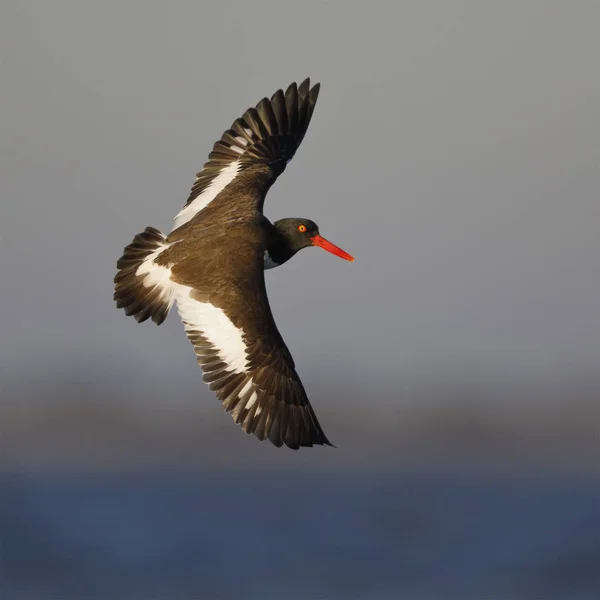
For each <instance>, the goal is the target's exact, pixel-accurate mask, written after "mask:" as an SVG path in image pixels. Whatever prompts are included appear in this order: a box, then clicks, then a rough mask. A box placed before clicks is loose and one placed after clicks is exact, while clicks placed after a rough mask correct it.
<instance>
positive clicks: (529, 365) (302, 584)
mask: <svg viewBox="0 0 600 600" xmlns="http://www.w3.org/2000/svg"><path fill="white" fill-rule="evenodd" d="M599 19H600V5H599V4H598V3H597V2H585V1H583V0H582V1H580V2H571V3H567V2H560V1H558V0H556V1H554V0H519V1H512V0H510V1H505V2H495V3H491V2H476V1H475V0H472V1H463V0H455V1H454V2H451V3H450V2H444V1H442V0H427V1H425V2H422V1H416V0H414V1H405V2H398V3H383V2H370V3H362V4H361V5H359V4H352V3H347V2H342V1H341V0H328V1H318V2H317V1H312V0H305V1H304V2H301V3H293V4H292V3H284V2H280V1H275V0H274V1H264V0H260V1H255V2H252V3H246V2H241V1H236V2H234V1H222V2H218V3H217V2H212V3H209V2H197V1H196V2H191V1H173V2H169V3H163V2H151V1H145V2H142V1H141V0H135V1H120V2H116V1H105V2H102V3H99V2H98V3H91V2H76V1H75V0H70V1H67V0H54V1H53V2H51V3H50V2H42V1H41V0H37V1H25V0H18V1H17V0H13V1H9V2H4V3H3V4H2V7H0V57H1V58H0V75H1V82H2V84H1V86H0V132H1V135H0V181H1V184H0V185H1V191H2V202H0V276H1V277H0V279H1V281H2V284H1V285H2V292H3V293H2V302H1V303H0V334H1V344H0V390H1V394H0V597H2V598H7V599H8V598H10V599H12V600H38V599H46V598H50V597H55V598H61V599H62V600H71V599H73V600H75V599H83V598H86V599H87V598H98V599H101V598H106V599H110V600H120V599H128V600H151V599H157V600H166V599H169V600H171V599H172V600H175V599H177V600H198V599H207V600H212V599H221V598H237V597H243V598H261V599H267V600H268V599H270V598H281V597H285V598H287V599H291V600H294V599H302V600H304V599H307V598H322V599H325V600H329V599H332V600H335V599H338V598H339V599H343V600H351V599H363V598H365V599H369V600H379V599H381V600H383V599H395V598H406V599H410V600H431V599H438V598H445V599H453V598H456V599H461V600H464V599H471V598H472V599H474V600H481V599H482V598H486V599H490V600H494V599H499V600H500V599H502V600H507V599H512V598H515V599H516V598H519V599H529V598H531V599H534V598H535V599H542V598H543V599H554V598H557V599H558V598H565V599H567V598H568V599H569V600H583V599H585V600H587V599H592V598H598V597H600V575H599V573H600V513H599V502H600V477H599V474H600V469H599V464H598V456H599V451H600V373H599V368H598V367H599V365H600V317H599V314H600V313H599V310H598V307H599V304H598V303H599V298H600V260H599V259H600V201H599V191H600V182H599V178H598V174H599V166H600V78H599V75H598V56H599V53H600V41H599V39H600V38H599V37H598V23H599ZM306 76H310V77H311V78H312V79H313V81H320V82H321V83H322V90H321V96H320V98H319V102H318V105H317V109H316V111H315V114H314V118H313V121H312V123H311V126H310V129H309V131H308V134H307V136H306V138H305V140H304V142H303V144H302V147H301V148H300V150H299V151H298V153H297V155H296V157H295V158H294V160H293V162H292V163H291V164H290V165H289V167H288V169H287V171H286V173H285V174H284V176H282V177H281V178H280V179H279V180H278V182H277V183H276V185H275V186H274V187H273V189H272V190H271V192H270V194H269V196H268V200H267V203H266V207H265V211H266V214H267V216H268V217H270V218H271V219H272V220H276V219H278V218H282V217H284V216H299V217H307V218H311V219H313V220H315V221H316V222H317V223H318V224H319V225H320V228H321V232H322V233H323V235H325V236H326V237H327V238H329V239H331V240H332V241H333V242H335V243H336V244H339V245H340V246H341V247H342V248H344V249H345V250H347V251H348V252H350V253H351V254H353V255H354V256H356V258H357V260H356V262H355V263H354V264H353V265H350V264H348V263H345V262H343V261H340V260H338V259H335V258H334V257H332V256H330V255H328V254H326V253H324V252H318V251H316V250H315V251H311V252H305V253H302V254H301V255H299V256H298V257H296V258H295V259H294V260H293V261H291V262H290V263H289V264H287V265H286V266H285V268H282V269H277V270H275V271H270V272H268V273H267V275H266V278H267V287H268V291H269V296H270V300H271V305H272V309H273V312H274V314H275V318H276V321H277V323H278V326H279V329H280V331H281V332H282V335H283V337H284V338H285V340H286V342H287V344H288V346H289V348H290V350H291V351H292V353H293V355H294V358H295V360H296V363H297V367H298V371H299V373H300V375H301V377H302V379H303V382H304V384H305V387H306V388H307V391H308V394H309V397H310V398H311V400H312V403H313V406H314V408H315V410H316V412H317V415H318V416H319V419H320V421H321V424H322V426H323V428H324V430H325V432H326V433H327V435H328V436H329V438H330V439H331V440H332V442H333V443H334V444H335V445H336V446H337V448H335V449H332V448H314V449H303V450H300V451H299V452H292V451H289V450H287V449H280V450H278V449H276V448H274V447H272V446H271V445H269V444H266V443H264V444H261V443H260V442H258V441H257V440H256V439H255V438H253V437H248V436H246V435H245V434H244V433H243V432H242V431H241V430H240V429H239V428H238V427H237V426H236V425H235V424H234V423H233V422H232V420H231V417H230V416H229V415H227V414H225V413H224V411H223V410H222V408H221V406H220V405H219V403H218V402H217V401H216V400H215V398H214V397H213V396H212V394H211V393H210V392H209V390H208V388H207V387H206V386H205V385H204V384H203V383H202V377H201V372H200V370H199V369H198V367H197V365H196V362H195V358H194V354H193V352H192V349H191V346H190V344H189V342H188V341H187V340H186V339H185V336H184V334H183V328H182V325H181V323H180V321H179V319H178V317H177V315H176V314H172V315H171V316H170V317H169V318H168V319H167V321H166V322H165V324H164V325H162V326H161V327H160V328H156V327H155V326H154V325H153V324H152V323H144V324H141V325H140V324H137V323H136V322H135V321H134V320H133V319H131V318H127V317H125V315H124V313H123V312H122V311H117V310H116V309H115V307H114V303H113V301H112V278H113V276H114V274H115V270H116V265H115V263H116V260H117V259H118V258H119V256H120V254H121V251H122V249H123V247H124V246H125V245H126V244H128V243H129V242H130V240H131V239H132V238H133V236H134V235H135V234H136V233H138V232H139V231H141V230H142V229H143V228H144V227H145V226H147V225H153V226H155V227H157V228H159V229H162V230H163V231H169V230H170V228H171V223H172V221H171V220H172V218H173V217H174V216H175V214H176V213H177V212H178V211H179V209H180V208H181V207H182V206H183V204H184V202H185V200H186V198H187V195H188V192H189V189H190V187H191V185H192V182H193V179H194V175H195V173H196V172H197V171H198V170H199V169H200V167H201V165H202V164H203V163H204V161H205V160H206V157H207V154H208V152H209V151H210V149H211V148H212V144H213V142H214V141H215V140H216V139H218V138H219V137H220V135H221V134H222V132H223V131H224V130H225V129H226V128H227V127H229V125H230V124H231V122H232V121H233V120H234V119H235V118H236V117H238V116H240V115H241V114H242V112H243V111H244V110H245V109H246V108H247V107H248V106H251V105H255V104H256V103H257V102H258V100H260V99H261V98H262V97H263V96H270V95H271V94H272V93H273V92H274V91H275V90H276V89H278V88H281V87H283V88H285V87H286V86H287V85H288V84H289V83H290V82H291V81H294V80H296V81H300V80H302V79H303V78H304V77H306Z"/></svg>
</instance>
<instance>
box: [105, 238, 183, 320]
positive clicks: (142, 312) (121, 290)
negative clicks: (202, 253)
mask: <svg viewBox="0 0 600 600" xmlns="http://www.w3.org/2000/svg"><path fill="white" fill-rule="evenodd" d="M166 248H168V244H167V242H166V237H165V235H164V234H162V233H161V232H160V231H158V229H154V227H146V229H145V230H144V231H143V232H142V233H138V234H137V235H136V236H135V238H133V241H132V242H131V244H129V245H128V246H126V247H125V250H124V251H123V256H121V258H120V259H119V260H118V261H117V269H119V271H118V272H117V274H116V275H115V279H114V283H115V293H114V299H115V301H116V303H117V308H122V309H124V310H125V314H126V315H128V316H133V317H134V318H135V319H136V321H138V323H141V322H142V321H145V320H146V319H150V318H151V319H152V320H153V321H154V322H155V323H156V324H157V325H160V324H161V323H162V322H163V321H164V320H165V319H166V318H167V315H168V314H169V310H170V309H171V306H173V302H174V299H175V298H174V294H173V290H172V289H171V288H170V286H169V278H168V269H167V267H164V266H160V265H157V264H156V263H155V259H156V257H157V256H158V255H159V254H160V253H161V252H162V251H163V250H165V249H166ZM165 271H166V272H165Z"/></svg>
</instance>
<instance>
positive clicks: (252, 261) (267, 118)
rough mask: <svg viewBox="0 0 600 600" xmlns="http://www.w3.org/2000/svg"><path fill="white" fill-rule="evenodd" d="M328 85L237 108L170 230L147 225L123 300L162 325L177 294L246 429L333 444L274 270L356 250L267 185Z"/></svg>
mask: <svg viewBox="0 0 600 600" xmlns="http://www.w3.org/2000/svg"><path fill="white" fill-rule="evenodd" d="M318 95H319V84H316V85H314V86H313V87H312V88H311V87H310V80H309V79H306V80H305V81H303V82H302V83H301V84H300V85H297V84H296V83H292V84H291V85H290V86H289V87H288V88H287V90H286V91H285V92H283V90H278V91H277V92H275V94H274V95H273V96H272V97H271V99H270V100H269V99H267V98H264V99H263V100H261V101H260V102H259V103H258V104H257V105H256V107H255V108H249V109H248V110H246V112H245V113H244V114H243V115H242V116H241V117H240V118H239V119H236V120H235V121H234V122H233V124H232V125H231V128H230V129H228V130H227V131H225V133H224V134H223V135H222V137H221V139H220V140H219V141H217V142H216V143H215V144H214V146H213V150H212V152H211V153H210V154H209V156H208V161H207V162H206V163H205V164H204V166H203V167H202V170H201V171H200V172H199V173H198V174H197V176H196V181H195V182H194V185H193V187H192V190H191V193H190V196H189V198H188V201H187V203H186V204H185V206H184V207H183V209H182V210H181V211H180V212H179V213H178V214H177V216H176V217H175V223H174V227H173V230H172V231H171V232H170V233H169V234H168V235H165V234H163V233H161V232H160V231H158V230H157V229H155V228H153V227H147V228H146V229H145V230H144V231H143V232H142V233H139V234H138V235H136V236H135V238H134V239H133V241H132V242H131V243H130V244H129V245H128V246H126V247H125V249H124V251H123V255H122V256H121V258H120V259H119V260H118V262H117V269H118V272H117V275H116V276H115V278H114V284H115V288H114V299H115V301H116V304H117V308H123V309H124V310H125V314H127V315H131V316H133V317H135V319H136V320H137V321H138V322H142V321H145V320H146V319H149V318H150V319H152V321H154V322H155V323H156V324H157V325H160V324H161V323H162V322H163V321H164V320H165V319H166V317H167V314H168V312H169V310H170V309H171V307H172V306H173V304H177V310H178V312H179V315H180V317H181V320H182V321H183V324H184V327H185V332H186V334H187V336H188V338H189V340H190V342H191V343H192V345H193V347H194V350H195V353H196V358H197V360H198V363H199V364H200V367H201V368H202V371H203V373H204V375H203V379H204V381H205V382H206V383H207V384H208V385H209V387H210V389H211V390H212V391H213V392H214V393H215V394H216V396H217V398H218V399H219V400H220V401H221V402H222V403H223V407H224V408H225V410H226V411H227V412H229V413H231V416H232V417H233V419H234V420H235V422H236V423H238V424H239V425H240V426H241V427H242V429H243V430H244V431H245V432H246V433H248V434H250V433H252V434H254V435H255V436H256V437H257V438H258V439H260V440H265V439H268V440H269V441H270V442H271V443H273V444H274V445H275V446H277V447H280V446H282V445H284V444H285V445H286V446H288V447H289V448H293V449H297V448H299V447H301V446H313V445H329V446H331V445H332V444H331V443H330V442H329V440H328V439H327V437H326V436H325V433H324V432H323V429H322V428H321V425H320V424H319V421H318V420H317V417H316V415H315V412H314V410H313V408H312V406H311V404H310V402H309V400H308V397H307V395H306V392H305V390H304V387H303V385H302V382H301V381H300V378H299V377H298V374H297V373H296V369H295V365H294V360H293V359H292V355H291V354H290V351H289V350H288V348H287V346H286V344H285V342H284V341H283V338H282V337H281V335H280V333H279V331H278V329H277V326H276V324H275V321H274V319H273V315H272V313H271V308H270V306H269V300H268V298H267V291H266V288H265V276H264V271H265V269H271V268H274V267H278V266H280V265H282V264H284V263H285V262H287V261H288V260H290V258H292V256H294V255H295V254H296V253H297V252H298V251H299V250H302V249H303V248H309V247H311V246H318V247H320V248H323V249H324V250H327V251H329V252H331V253H332V254H335V255H336V256H339V257H341V258H343V259H345V260H348V261H354V258H353V257H352V256H350V255H349V254H348V253H346V252H344V251H343V250H342V249H340V248H338V247H337V246H335V245H334V244H332V243H331V242H329V241H328V240H326V239H325V238H324V237H322V236H321V234H320V233H319V228H318V227H317V225H316V223H314V222H313V221H311V220H310V219H300V218H289V219H281V220H279V221H275V222H274V223H271V221H269V220H268V219H267V218H266V217H265V216H264V215H263V204H264V201H265V196H266V195H267V192H268V191H269V189H270V187H271V186H272V185H273V183H274V182H275V180H276V179H277V177H279V175H281V173H283V171H284V170H285V168H286V166H287V164H288V163H289V161H290V160H291V159H292V158H293V156H294V154H295V153H296V150H297V149H298V147H299V146H300V143H301V142H302V139H303V138H304V135H305V134H306V130H307V128H308V125H309V123H310V120H311V117H312V114H313V111H314V108H315V104H316V102H317V97H318Z"/></svg>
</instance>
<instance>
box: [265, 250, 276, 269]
mask: <svg viewBox="0 0 600 600" xmlns="http://www.w3.org/2000/svg"><path fill="white" fill-rule="evenodd" d="M278 266H279V263H277V262H275V261H274V260H273V259H272V258H271V255H270V254H269V251H268V250H265V270H267V269H274V268H275V267H278Z"/></svg>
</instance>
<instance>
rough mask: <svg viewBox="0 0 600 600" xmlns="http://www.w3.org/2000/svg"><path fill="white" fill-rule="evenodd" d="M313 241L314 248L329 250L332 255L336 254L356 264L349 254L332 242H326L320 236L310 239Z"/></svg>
mask: <svg viewBox="0 0 600 600" xmlns="http://www.w3.org/2000/svg"><path fill="white" fill-rule="evenodd" d="M310 239H311V240H312V243H313V246H319V248H323V250H327V252H331V254H335V255H336V256H339V257H340V258H343V259H344V260H349V261H350V262H354V257H353V256H350V254H348V253H347V252H344V251H343V250H342V249H341V248H338V247H337V246H336V245H335V244H332V243H331V242H330V241H328V240H326V239H325V238H324V237H322V236H320V235H315V237H313V238H310Z"/></svg>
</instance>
